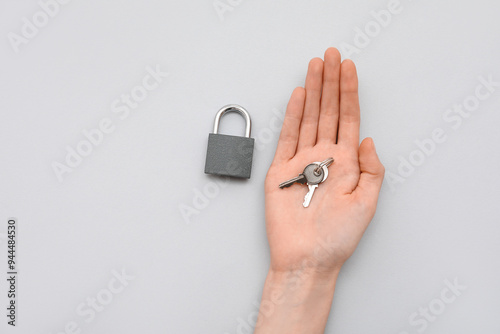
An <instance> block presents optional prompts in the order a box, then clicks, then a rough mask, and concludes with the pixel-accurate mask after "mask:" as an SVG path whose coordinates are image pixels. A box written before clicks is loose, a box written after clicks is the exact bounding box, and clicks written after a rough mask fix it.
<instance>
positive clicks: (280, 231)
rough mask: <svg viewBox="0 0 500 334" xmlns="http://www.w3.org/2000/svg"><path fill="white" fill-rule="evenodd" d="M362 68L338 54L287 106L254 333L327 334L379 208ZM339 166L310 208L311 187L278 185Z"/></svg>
mask: <svg viewBox="0 0 500 334" xmlns="http://www.w3.org/2000/svg"><path fill="white" fill-rule="evenodd" d="M359 124H360V114H359V100H358V78H357V74H356V67H355V66H354V63H353V62H352V61H350V60H345V61H343V62H342V63H341V62H340V54H339V52H338V51H337V49H334V48H330V49H328V50H327V51H326V52H325V60H324V61H323V60H321V59H319V58H315V59H313V60H311V62H310V63H309V69H308V72H307V77H306V83H305V89H304V88H302V87H299V88H296V89H295V90H294V91H293V93H292V96H291V97H290V102H289V103H288V107H287V111H286V115H285V120H284V122H283V128H282V130H281V135H280V139H279V142H278V147H277V150H276V154H275V157H274V160H273V162H272V164H271V167H270V168H269V172H268V173H267V177H266V182H265V195H266V228H267V237H268V240H269V246H270V249H271V266H270V269H269V274H268V276H267V279H266V283H265V286H264V291H263V294H262V301H261V309H260V314H259V318H258V321H257V324H256V331H255V333H259V334H261V333H273V334H278V333H297V334H298V333H307V334H312V333H323V331H324V328H325V326H326V322H327V319H328V315H329V312H330V308H331V304H332V299H333V294H334V290H335V283H336V279H337V275H338V272H339V271H340V268H341V267H342V265H343V264H344V262H345V261H346V260H347V259H348V258H349V257H350V256H351V255H352V253H353V252H354V250H355V248H356V246H357V245H358V243H359V241H360V239H361V237H362V235H363V233H364V231H365V229H366V228H367V226H368V224H369V223H370V221H371V219H372V218H373V215H374V214H375V209H376V206H377V199H378V195H379V191H380V187H381V186H382V181H383V178H384V167H383V166H382V164H381V163H380V161H379V159H378V157H377V153H376V151H375V146H374V144H373V140H372V139H371V138H366V139H365V140H363V142H362V143H361V145H359ZM329 157H333V158H334V159H335V161H334V163H333V164H332V165H331V166H330V167H329V168H328V178H327V179H326V180H325V182H323V183H321V184H320V185H319V187H318V188H316V191H315V192H314V196H313V198H312V200H311V203H310V205H309V207H308V208H304V207H303V206H302V202H303V200H304V196H305V194H306V193H307V191H308V188H307V187H305V186H303V185H292V186H291V187H289V188H285V189H280V188H278V185H279V184H280V183H281V182H283V181H286V180H288V179H290V178H292V177H295V176H297V175H298V174H299V173H301V172H302V171H303V169H304V167H305V166H306V165H307V164H309V163H311V162H314V161H323V160H325V159H327V158H329Z"/></svg>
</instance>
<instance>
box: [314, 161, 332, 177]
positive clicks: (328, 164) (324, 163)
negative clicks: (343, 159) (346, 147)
mask: <svg viewBox="0 0 500 334" xmlns="http://www.w3.org/2000/svg"><path fill="white" fill-rule="evenodd" d="M333 161H334V159H333V158H328V159H326V160H324V161H322V162H320V163H319V165H318V167H316V168H315V169H314V174H316V175H319V171H320V170H321V168H323V167H324V166H326V168H328V167H330V165H331V164H332V163H333ZM315 163H317V162H315ZM327 170H328V169H327Z"/></svg>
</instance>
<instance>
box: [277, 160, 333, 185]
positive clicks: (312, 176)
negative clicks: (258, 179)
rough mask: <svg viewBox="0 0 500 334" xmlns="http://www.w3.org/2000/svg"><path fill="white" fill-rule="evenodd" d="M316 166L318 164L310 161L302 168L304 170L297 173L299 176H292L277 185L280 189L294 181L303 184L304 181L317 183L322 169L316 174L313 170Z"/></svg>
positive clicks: (319, 180) (321, 174) (320, 177)
mask: <svg viewBox="0 0 500 334" xmlns="http://www.w3.org/2000/svg"><path fill="white" fill-rule="evenodd" d="M317 167H318V164H316V163H312V164H309V165H307V166H306V168H304V171H303V172H302V173H300V174H299V176H297V177H294V178H293V179H290V180H288V181H285V182H283V183H281V184H280V185H279V187H280V188H281V189H283V188H287V187H290V186H291V185H292V184H294V183H296V182H297V183H300V184H305V183H311V184H312V183H316V182H317V183H319V182H321V180H322V178H323V174H324V171H323V170H321V171H320V173H319V174H318V175H316V173H315V172H314V170H315V169H316V168H317Z"/></svg>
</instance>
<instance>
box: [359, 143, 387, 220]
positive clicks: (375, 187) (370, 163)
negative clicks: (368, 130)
mask: <svg viewBox="0 0 500 334" xmlns="http://www.w3.org/2000/svg"><path fill="white" fill-rule="evenodd" d="M359 169H360V171H361V175H360V177H359V182H358V186H357V187H356V190H355V192H356V195H357V196H359V197H361V198H362V200H364V201H365V203H367V204H368V205H372V206H373V210H375V207H376V205H377V199H378V194H379V192H380V188H381V187H382V181H383V180H384V173H385V168H384V166H383V165H382V163H381V162H380V160H379V158H378V155H377V152H376V151H375V144H374V143H373V139H371V138H365V139H364V140H363V141H362V142H361V145H359Z"/></svg>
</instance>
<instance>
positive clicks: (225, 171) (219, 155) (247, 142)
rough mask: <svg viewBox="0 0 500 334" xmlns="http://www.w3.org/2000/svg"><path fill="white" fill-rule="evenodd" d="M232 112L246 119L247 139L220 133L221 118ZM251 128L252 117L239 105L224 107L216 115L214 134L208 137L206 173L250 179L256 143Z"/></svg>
mask: <svg viewBox="0 0 500 334" xmlns="http://www.w3.org/2000/svg"><path fill="white" fill-rule="evenodd" d="M232 111H234V112H237V113H238V114H240V115H242V116H243V117H244V118H245V122H246V126H245V137H238V136H231V135H223V134H220V133H219V123H220V119H221V117H222V116H224V115H225V114H226V113H228V112H232ZM251 128H252V122H251V121H250V115H249V114H248V111H246V110H245V108H243V107H241V106H239V105H237V104H230V105H227V106H224V107H222V108H221V109H220V110H219V111H218V112H217V114H216V115H215V122H214V132H213V133H210V134H209V135H208V147H207V160H206V161H205V173H206V174H213V175H223V176H231V177H239V178H246V179H249V178H250V173H251V171H252V158H253V147H254V142H255V140H254V139H253V138H250V130H251Z"/></svg>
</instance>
